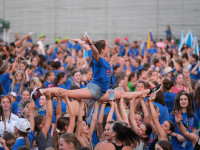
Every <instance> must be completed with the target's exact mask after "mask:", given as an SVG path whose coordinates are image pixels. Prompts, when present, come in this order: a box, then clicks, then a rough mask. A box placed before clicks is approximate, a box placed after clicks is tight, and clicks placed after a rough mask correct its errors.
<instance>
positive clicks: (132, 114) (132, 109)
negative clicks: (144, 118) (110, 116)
mask: <svg viewBox="0 0 200 150" xmlns="http://www.w3.org/2000/svg"><path fill="white" fill-rule="evenodd" d="M137 104H138V100H137V99H136V98H133V99H132V100H131V101H130V112H129V116H130V124H131V126H132V127H133V129H134V131H136V132H138V131H139V127H138V126H137V123H136V120H135V109H136V106H137Z"/></svg>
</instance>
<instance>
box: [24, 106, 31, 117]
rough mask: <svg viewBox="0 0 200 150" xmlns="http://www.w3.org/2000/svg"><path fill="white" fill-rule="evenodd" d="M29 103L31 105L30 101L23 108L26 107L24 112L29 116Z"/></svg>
mask: <svg viewBox="0 0 200 150" xmlns="http://www.w3.org/2000/svg"><path fill="white" fill-rule="evenodd" d="M29 105H30V103H28V104H26V106H25V107H24V108H23V109H24V113H25V114H26V115H27V116H29V115H30V110H29Z"/></svg>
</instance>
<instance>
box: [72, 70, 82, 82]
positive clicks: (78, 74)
mask: <svg viewBox="0 0 200 150" xmlns="http://www.w3.org/2000/svg"><path fill="white" fill-rule="evenodd" d="M73 78H74V81H75V82H78V83H79V82H81V73H80V72H76V73H75V74H74V76H73Z"/></svg>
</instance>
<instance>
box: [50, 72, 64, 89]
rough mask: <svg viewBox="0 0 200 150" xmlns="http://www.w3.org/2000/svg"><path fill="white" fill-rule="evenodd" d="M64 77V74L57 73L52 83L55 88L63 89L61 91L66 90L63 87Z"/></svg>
mask: <svg viewBox="0 0 200 150" xmlns="http://www.w3.org/2000/svg"><path fill="white" fill-rule="evenodd" d="M66 80H67V79H66V75H65V73H64V72H59V73H58V74H57V75H56V77H55V79H54V81H53V84H54V85H55V86H56V87H60V88H63V89H67V86H66V85H65V83H66Z"/></svg>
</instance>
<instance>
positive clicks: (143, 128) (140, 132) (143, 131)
mask: <svg viewBox="0 0 200 150" xmlns="http://www.w3.org/2000/svg"><path fill="white" fill-rule="evenodd" d="M139 129H140V130H139V132H138V134H139V135H140V136H142V137H146V135H145V132H146V130H147V128H146V127H145V125H144V124H141V125H140V126H139Z"/></svg>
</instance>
